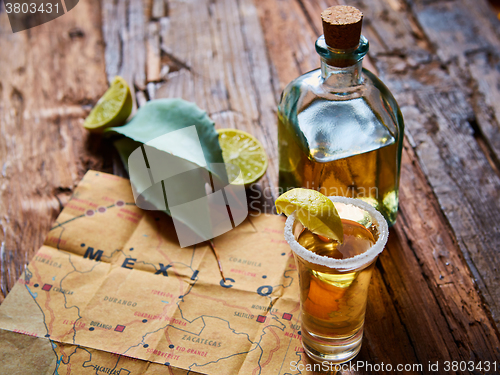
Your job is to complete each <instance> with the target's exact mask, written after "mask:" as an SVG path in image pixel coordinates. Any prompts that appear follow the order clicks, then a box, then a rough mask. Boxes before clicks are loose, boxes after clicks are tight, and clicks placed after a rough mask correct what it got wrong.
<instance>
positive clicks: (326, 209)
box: [275, 189, 344, 243]
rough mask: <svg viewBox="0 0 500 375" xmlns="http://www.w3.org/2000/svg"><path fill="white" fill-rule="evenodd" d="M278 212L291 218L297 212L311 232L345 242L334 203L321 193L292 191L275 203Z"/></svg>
mask: <svg viewBox="0 0 500 375" xmlns="http://www.w3.org/2000/svg"><path fill="white" fill-rule="evenodd" d="M275 205H276V211H278V213H279V214H281V213H284V214H285V215H286V216H290V215H291V214H292V213H293V212H294V211H296V212H297V214H296V215H297V219H298V220H299V221H300V222H301V223H302V225H304V226H305V227H306V228H307V229H309V230H310V231H311V232H313V233H315V234H318V235H320V236H324V237H328V238H331V239H334V240H337V241H339V242H340V243H342V242H343V240H344V230H343V228H342V221H341V220H340V216H339V213H338V212H337V209H336V208H335V205H334V204H333V202H332V201H331V200H330V199H328V198H327V197H325V196H324V195H323V194H321V193H320V192H319V191H316V190H310V189H292V190H289V191H287V192H286V193H283V194H281V195H280V196H279V197H278V199H276V202H275Z"/></svg>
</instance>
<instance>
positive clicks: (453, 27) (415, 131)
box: [354, 0, 500, 324]
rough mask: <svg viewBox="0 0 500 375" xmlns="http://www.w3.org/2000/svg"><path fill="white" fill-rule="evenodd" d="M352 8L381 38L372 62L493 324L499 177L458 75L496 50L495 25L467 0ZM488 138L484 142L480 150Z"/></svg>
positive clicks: (498, 275)
mask: <svg viewBox="0 0 500 375" xmlns="http://www.w3.org/2000/svg"><path fill="white" fill-rule="evenodd" d="M354 3H355V4H357V5H358V6H359V7H360V8H362V9H367V12H366V13H367V14H366V18H369V19H372V20H378V22H377V27H372V28H370V29H369V30H368V32H367V34H368V37H369V38H371V37H373V38H374V39H378V40H382V41H383V47H384V48H383V49H382V50H380V51H376V52H375V53H373V54H372V55H371V56H372V58H373V60H375V61H376V66H377V68H378V70H379V72H380V75H381V78H382V79H383V80H384V81H385V82H387V85H388V86H389V88H390V89H391V90H392V92H393V94H395V96H396V98H397V99H398V102H399V104H400V106H401V108H402V112H403V115H404V117H405V123H406V129H407V135H408V136H409V139H410V141H411V143H412V146H413V147H414V148H415V150H416V153H417V155H418V158H419V160H420V163H421V165H422V168H423V170H424V172H425V175H426V177H427V179H428V180H429V183H430V184H431V186H432V189H433V191H434V193H435V194H436V197H437V199H438V202H439V204H440V207H441V209H442V210H443V212H444V215H445V218H446V220H447V221H448V222H449V224H450V226H451V228H452V230H453V232H454V235H455V237H456V240H457V243H458V245H459V247H460V250H461V251H462V253H463V255H464V257H465V259H466V261H467V265H468V266H469V268H470V269H471V271H472V274H473V275H474V278H475V281H476V283H477V285H478V287H479V289H480V291H481V293H482V296H483V297H484V298H485V300H486V301H487V304H488V306H489V308H490V309H491V312H492V314H493V317H494V319H495V320H496V322H497V324H498V323H500V272H499V270H500V258H499V257H498V249H499V248H500V231H499V224H498V223H499V222H500V209H499V208H500V177H499V175H498V174H497V171H496V167H495V165H492V164H491V159H489V158H488V155H487V154H485V153H484V149H483V148H482V147H481V144H480V143H478V141H477V134H475V132H476V131H477V125H476V124H479V126H483V128H486V126H485V125H484V121H485V120H486V119H485V118H484V114H483V113H482V112H481V111H480V110H479V111H478V109H480V107H478V106H477V105H476V106H474V105H473V101H472V100H471V96H472V92H473V90H474V88H475V87H479V86H480V85H481V83H480V82H476V81H474V77H473V76H472V75H470V74H468V73H466V71H465V70H464V69H466V66H467V65H468V61H469V59H470V58H471V56H470V54H469V52H471V51H474V50H476V49H477V48H479V49H483V48H489V49H495V48H496V47H495V44H494V43H498V41H497V42H495V38H497V39H498V36H497V35H496V34H495V33H493V32H492V31H491V29H492V27H495V25H496V27H499V26H500V22H498V21H495V20H494V19H490V18H488V17H486V16H485V15H484V14H483V15H481V14H479V13H477V11H475V12H476V14H475V15H474V16H471V15H470V13H469V9H472V8H474V7H475V8H476V10H477V9H479V8H481V7H485V6H487V5H486V3H485V2H484V1H477V2H474V4H475V6H474V7H473V6H472V3H468V2H467V1H465V0H464V1H463V2H458V3H457V2H454V3H453V5H452V4H451V3H446V2H432V3H429V2H416V4H415V5H414V6H412V7H409V6H406V5H405V4H402V6H400V7H391V6H390V4H392V3H391V2H386V1H373V2H370V3H369V4H368V2H366V1H354ZM459 3H460V4H459ZM492 22H496V23H493V24H492ZM479 24H484V25H485V26H481V27H479ZM394 28H396V29H399V30H400V31H399V33H398V34H397V35H398V36H399V39H394V40H393V39H391V38H389V37H388V35H387V34H390V32H391V31H392V30H394ZM455 31H456V33H455ZM438 40H440V42H439V43H438V42H437V41H438ZM415 46H419V47H418V48H415ZM472 56H473V55H472ZM486 72H488V74H494V70H491V69H486ZM497 76H498V78H497V79H500V75H499V74H498V72H497ZM483 86H484V85H483ZM477 118H481V121H480V122H478V121H477V120H476V119H477ZM481 123H483V125H481ZM489 126H490V127H491V128H494V129H496V130H495V131H494V132H495V134H496V135H495V136H492V137H491V139H492V141H493V142H496V141H495V137H498V133H499V129H498V125H497V123H496V122H495V120H494V119H493V118H491V119H490V122H489ZM489 139H490V138H485V139H483V140H484V141H486V143H487V145H491V143H488V142H490V141H489Z"/></svg>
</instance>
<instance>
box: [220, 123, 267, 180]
mask: <svg viewBox="0 0 500 375" xmlns="http://www.w3.org/2000/svg"><path fill="white" fill-rule="evenodd" d="M217 132H218V133H219V144H220V148H221V149H222V158H223V159H224V163H225V164H226V170H227V174H228V178H229V181H232V182H233V183H234V184H240V185H241V182H242V183H243V185H245V186H248V185H250V184H252V183H254V182H256V181H258V180H259V179H260V178H261V177H262V176H263V175H264V173H266V170H267V155H266V152H265V151H264V146H262V143H260V142H259V140H258V139H257V138H255V137H254V136H253V135H251V134H249V133H247V132H244V131H242V130H237V129H218V130H217ZM240 171H241V175H242V177H243V181H241V179H237V177H238V174H239V172H240Z"/></svg>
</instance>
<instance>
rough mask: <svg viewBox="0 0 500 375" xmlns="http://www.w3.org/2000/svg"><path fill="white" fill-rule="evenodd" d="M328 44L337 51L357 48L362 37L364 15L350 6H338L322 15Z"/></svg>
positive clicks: (326, 10)
mask: <svg viewBox="0 0 500 375" xmlns="http://www.w3.org/2000/svg"><path fill="white" fill-rule="evenodd" d="M321 19H322V20H323V33H324V34H325V42H326V44H327V45H328V46H329V47H331V48H335V49H351V48H356V47H357V46H358V44H359V38H360V36H361V24H362V23H363V13H361V11H359V10H358V9H356V8H354V7H351V6H348V5H337V6H333V7H330V8H328V9H325V10H324V11H323V12H322V13H321Z"/></svg>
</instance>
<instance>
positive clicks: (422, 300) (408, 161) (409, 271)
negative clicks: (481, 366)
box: [257, 0, 500, 363]
mask: <svg viewBox="0 0 500 375" xmlns="http://www.w3.org/2000/svg"><path fill="white" fill-rule="evenodd" d="M312 3H315V4H316V5H314V4H312ZM257 4H258V9H259V14H260V16H261V23H262V25H263V28H264V34H265V36H266V42H267V43H268V50H269V54H270V56H271V60H272V62H273V64H274V66H275V70H276V71H277V72H278V77H279V87H284V85H285V84H286V83H288V82H289V81H290V80H291V79H293V78H295V77H297V76H298V75H299V74H301V73H303V72H304V70H308V69H310V68H314V67H317V66H319V58H318V57H317V54H316V53H315V51H314V41H315V39H316V37H317V35H315V34H311V33H312V32H313V30H315V29H317V28H318V25H317V24H316V25H310V26H309V27H308V28H301V29H298V28H296V27H294V25H293V24H290V23H288V22H285V20H288V18H289V17H290V16H289V14H288V12H287V8H288V9H290V8H291V7H293V4H292V5H291V6H290V7H287V6H288V5H289V4H288V3H287V4H285V3H282V2H269V1H263V0H262V1H259V0H258V1H257ZM318 4H319V5H318ZM320 5H321V4H320V2H319V1H318V2H314V1H313V2H305V6H304V7H303V9H304V11H306V12H309V11H312V10H314V11H315V12H316V11H318V9H321V6H320ZM358 5H359V4H358ZM360 8H361V9H362V10H363V11H365V14H366V13H368V14H367V15H366V18H367V19H370V18H371V19H372V22H371V23H368V27H367V30H365V31H364V34H365V35H367V36H368V37H369V38H370V42H372V39H375V41H376V43H375V44H376V48H375V50H376V53H373V54H372V56H374V58H375V62H376V63H377V67H378V68H379V69H380V71H379V73H381V74H382V75H383V76H385V77H386V79H385V81H386V83H388V84H390V85H392V86H393V87H394V88H396V90H394V88H393V90H394V92H395V94H400V91H401V90H400V89H399V88H403V87H405V86H404V85H405V83H406V82H405V81H403V80H402V79H401V77H398V76H396V77H395V74H396V73H394V72H398V74H401V71H406V70H407V69H408V70H410V69H417V68H418V67H419V66H420V65H421V64H426V62H428V61H431V58H432V55H431V49H430V48H429V49H428V50H427V48H428V47H429V44H428V42H427V40H426V38H425V36H424V34H423V32H422V31H420V30H419V29H418V24H417V23H416V22H415V21H414V17H413V16H412V15H411V13H410V14H409V13H404V12H409V11H408V9H407V8H406V7H404V6H403V5H402V3H399V2H388V1H387V2H382V1H378V2H366V3H363V4H361V6H360ZM374 10H377V12H379V13H380V14H379V13H372V12H373V11H374ZM394 12H403V13H404V14H399V13H396V14H395V13H394ZM294 15H295V17H297V13H294ZM382 15H384V16H383V17H382ZM318 16H319V13H318V14H307V15H303V20H302V21H297V23H298V24H300V22H306V21H305V20H308V19H309V20H313V18H314V17H317V18H319V17H318ZM384 17H385V18H384ZM398 18H399V19H403V18H404V19H405V21H404V22H403V23H402V24H399V25H396V26H395V27H396V29H398V30H400V33H405V34H406V35H401V36H399V38H398V37H396V35H390V34H391V33H390V32H389V30H390V29H389V23H391V22H396V21H395V20H397V19H398ZM382 19H384V21H383V22H386V23H387V26H386V30H385V33H386V34H387V35H386V34H383V33H382V36H380V35H376V36H374V35H371V33H373V32H374V30H377V31H378V28H377V26H378V23H379V22H381V21H380V20H382ZM311 22H317V21H311ZM299 34H300V35H299ZM412 37H413V38H414V39H413V40H412V44H411V45H405V44H404V43H400V42H399V40H405V39H409V38H412ZM284 40H286V41H287V43H280V41H284ZM300 40H309V51H302V53H304V54H309V55H310V56H314V57H315V58H316V60H317V62H316V64H315V65H312V64H311V65H309V66H307V67H304V68H305V69H304V68H302V66H301V65H300V64H295V65H294V66H290V64H291V62H292V61H293V58H291V57H290V56H293V54H294V51H293V50H294V49H297V48H299V47H298V44H297V43H298V41H300ZM391 40H392V42H391ZM275 41H278V42H275ZM386 43H387V44H389V45H390V43H400V44H401V46H402V47H401V46H398V48H394V49H393V50H387V45H386ZM373 44H374V43H371V45H372V46H373ZM415 46H417V48H415ZM401 54H404V56H403V57H399V56H400V55H401ZM393 56H394V57H393ZM382 62H383V63H382ZM425 67H426V68H427V70H430V71H431V72H434V71H436V72H440V71H441V68H440V66H439V65H438V64H435V65H434V66H428V65H425ZM422 69H423V67H422ZM389 72H391V73H389ZM429 74H432V73H429ZM417 77H420V79H421V82H420V84H421V85H422V86H423V85H428V84H434V83H433V82H435V81H434V77H428V76H425V75H420V76H419V75H417V74H415V77H414V80H415V81H417ZM450 81H451V79H450ZM435 86H436V87H440V88H441V89H446V88H448V89H450V90H451V87H453V89H454V90H455V91H457V92H458V94H457V95H460V92H461V91H460V88H457V85H456V84H450V83H446V84H444V82H443V80H440V81H439V83H435ZM433 87H434V86H433ZM426 93H428V92H427V91H426ZM402 98H403V96H402V95H398V96H397V99H398V100H399V101H400V102H401V103H402V104H403V106H404V105H405V104H406V101H405V100H404V99H402ZM457 112H458V113H462V112H461V111H460V110H458V111H457V108H456V105H452V103H448V108H447V110H446V113H457ZM408 120H409V122H410V126H409V127H410V133H411V132H412V131H413V132H414V133H416V132H417V130H416V129H415V128H416V125H415V124H414V122H415V121H414V119H412V118H411V116H410V118H409V119H408ZM423 124H425V123H423ZM418 126H419V127H422V124H418ZM410 139H412V138H410ZM472 140H473V138H472ZM473 144H475V142H474V141H473ZM476 146H477V145H476ZM417 150H418V148H417ZM477 150H478V149H477V148H476V151H477ZM420 151H422V150H420ZM477 158H481V154H477ZM422 160H423V161H424V162H425V161H426V160H425V158H422V157H421V156H420V154H418V157H417V155H416V154H415V152H414V151H413V149H412V147H410V146H409V144H408V143H406V146H405V150H404V154H403V169H402V176H401V191H400V194H401V197H400V199H401V201H400V202H401V203H400V207H401V208H400V218H399V221H398V223H397V224H396V226H395V228H394V231H393V232H392V234H391V239H390V242H389V244H388V246H387V249H386V251H385V253H383V255H382V256H381V258H380V262H379V269H380V270H381V272H382V278H383V282H382V283H379V282H377V281H376V280H375V283H377V285H381V287H383V288H385V289H387V291H388V293H389V294H390V295H391V297H392V300H391V299H389V300H388V301H386V302H385V304H384V306H387V305H386V304H389V306H391V305H392V306H393V307H387V308H389V309H391V308H392V309H393V311H394V312H395V313H393V315H385V316H384V318H386V319H387V320H388V322H395V323H394V324H395V326H397V324H398V321H401V324H402V325H403V326H404V330H405V331H406V334H405V335H406V337H407V339H406V340H409V342H410V343H411V344H410V345H411V347H412V350H413V353H414V354H413V355H414V356H415V358H417V359H418V362H414V363H427V361H434V362H435V361H436V360H440V361H444V360H450V359H452V358H453V359H455V358H461V359H463V360H469V359H470V358H486V357H487V358H490V359H491V360H495V359H496V358H498V357H499V355H500V352H499V350H500V349H499V348H500V344H499V342H500V341H499V337H498V331H496V327H495V326H494V324H493V323H492V321H491V316H490V315H489V313H488V309H487V307H485V306H484V305H483V303H482V302H481V300H480V298H479V297H478V296H477V294H476V291H475V289H474V282H473V280H472V278H471V274H470V271H469V270H468V266H467V262H466V261H464V258H463V256H462V252H461V248H460V247H459V246H457V243H456V236H455V232H454V230H453V229H455V228H450V227H449V224H448V220H449V219H448V218H447V217H445V216H444V215H443V212H442V211H441V207H440V202H439V201H438V200H437V199H436V197H435V196H434V192H433V190H432V187H431V186H430V185H429V183H428V182H427V176H426V175H425V174H424V173H423V172H422V169H421V167H420V165H421V163H422V164H423V165H422V166H423V168H424V171H425V172H426V173H429V171H428V170H427V169H426V164H425V163H423V162H422ZM481 160H482V164H481V165H482V166H484V167H486V164H485V163H484V161H485V159H484V156H483V158H482V159H481ZM490 175H491V171H485V176H490ZM439 193H440V192H439ZM488 193H490V194H491V193H494V192H492V191H489V192H488ZM490 197H495V195H494V194H493V195H490ZM469 209H471V208H470V207H467V208H466V209H465V210H469ZM445 213H448V214H449V212H447V211H445ZM375 279H376V277H375ZM372 291H373V289H372ZM370 298H372V297H370ZM370 301H371V300H370ZM370 308H371V309H373V310H374V312H376V314H383V312H382V311H381V310H383V308H382V307H381V306H380V305H378V304H377V303H370V306H369V310H368V313H367V314H368V315H367V326H366V346H365V347H363V348H364V349H363V351H362V353H361V357H360V358H361V359H363V358H378V359H379V360H382V359H383V358H387V357H384V355H383V354H380V351H381V350H383V349H380V346H382V347H384V345H385V344H384V343H383V342H381V341H379V340H381V337H384V335H383V334H381V332H380V331H378V332H377V334H372V332H371V330H376V329H377V327H376V326H372V325H371V323H370V315H372V316H373V314H372V313H370ZM377 318H379V316H378V315H376V317H375V319H376V321H377V323H380V318H379V319H377ZM387 325H388V326H390V325H391V323H387ZM390 348H391V351H392V353H394V351H395V352H398V354H399V355H401V354H400V352H399V351H398V349H399V347H397V346H390ZM377 350H378V351H379V352H377ZM401 350H403V349H401ZM408 355H409V352H408V351H407V354H406V356H407V357H408ZM407 363H412V362H411V361H409V362H407Z"/></svg>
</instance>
